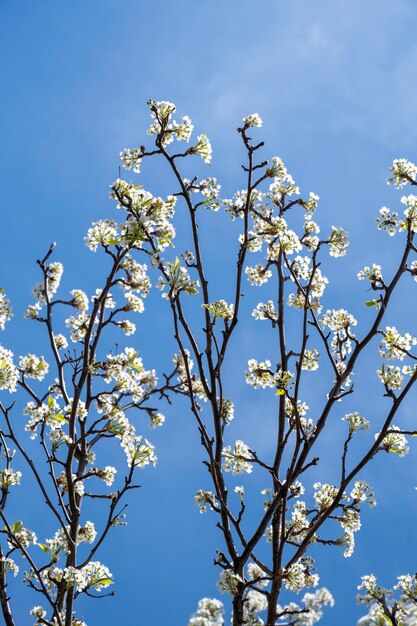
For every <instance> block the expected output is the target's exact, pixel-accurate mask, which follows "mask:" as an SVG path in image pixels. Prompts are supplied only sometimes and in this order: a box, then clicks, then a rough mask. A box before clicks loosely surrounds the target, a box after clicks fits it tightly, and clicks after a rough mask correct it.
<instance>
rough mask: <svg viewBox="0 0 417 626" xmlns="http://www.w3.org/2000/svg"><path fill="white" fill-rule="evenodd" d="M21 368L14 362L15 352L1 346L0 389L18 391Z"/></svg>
mask: <svg viewBox="0 0 417 626" xmlns="http://www.w3.org/2000/svg"><path fill="white" fill-rule="evenodd" d="M18 380H19V370H18V369H17V367H16V366H15V365H14V363H13V352H11V351H10V350H7V349H6V348H3V346H0V389H7V390H8V391H10V392H11V393H13V392H14V391H16V386H17V382H18Z"/></svg>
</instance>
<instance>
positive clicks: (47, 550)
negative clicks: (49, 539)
mask: <svg viewBox="0 0 417 626" xmlns="http://www.w3.org/2000/svg"><path fill="white" fill-rule="evenodd" d="M38 546H39V547H40V549H41V550H43V551H44V552H49V551H50V550H49V547H48V546H47V545H46V544H44V543H38Z"/></svg>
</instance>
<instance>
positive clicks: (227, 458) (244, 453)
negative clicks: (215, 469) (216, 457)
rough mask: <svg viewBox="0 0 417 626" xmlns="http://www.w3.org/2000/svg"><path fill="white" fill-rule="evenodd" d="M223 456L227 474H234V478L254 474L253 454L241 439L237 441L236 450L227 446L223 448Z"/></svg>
mask: <svg viewBox="0 0 417 626" xmlns="http://www.w3.org/2000/svg"><path fill="white" fill-rule="evenodd" d="M222 456H223V458H224V461H223V468H224V470H225V471H226V472H232V474H233V475H234V476H237V475H239V474H243V472H246V473H247V474H250V473H251V472H252V463H251V461H252V459H253V457H252V453H251V451H250V449H249V447H248V446H247V445H246V443H244V442H243V441H241V440H240V439H239V440H238V441H236V443H235V445H234V448H233V449H232V446H226V447H225V448H223V452H222Z"/></svg>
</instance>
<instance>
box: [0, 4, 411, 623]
mask: <svg viewBox="0 0 417 626" xmlns="http://www.w3.org/2000/svg"><path fill="white" fill-rule="evenodd" d="M0 29H1V43H0V46H1V49H2V54H1V55H0V69H1V77H2V97H1V105H0V106H1V109H2V114H1V121H0V124H1V144H2V147H1V152H0V177H1V181H2V182H1V186H2V204H1V235H2V236H1V248H0V257H1V263H0V272H1V275H0V284H1V286H2V287H4V288H5V289H6V291H7V293H8V294H9V295H10V297H11V298H12V300H13V303H14V306H15V310H16V315H15V319H14V321H13V323H12V324H11V325H10V327H9V330H8V331H7V332H6V333H5V334H4V335H3V336H2V338H1V340H2V343H4V344H6V345H7V346H9V347H11V348H12V349H13V350H14V351H15V352H16V353H19V352H21V353H23V352H26V351H28V350H29V349H32V350H37V351H39V352H40V351H41V349H42V348H41V346H42V345H43V344H42V338H41V337H40V336H38V335H37V334H36V333H37V332H39V329H38V328H37V327H36V328H34V325H33V324H32V325H31V324H30V323H29V322H27V321H23V320H22V319H21V315H22V313H23V311H24V309H25V307H26V305H27V303H29V302H30V301H31V295H30V287H31V286H32V285H33V284H34V283H35V282H36V281H37V274H36V266H35V263H34V261H35V259H36V258H38V257H39V256H40V255H42V254H43V253H44V252H45V250H46V249H47V248H48V246H49V243H50V242H51V241H57V242H58V244H59V247H58V249H57V254H56V259H59V260H62V261H63V262H64V265H65V270H66V274H65V281H64V288H67V289H71V288H75V287H80V288H85V289H89V290H90V291H91V290H92V289H93V287H94V288H95V287H96V286H98V284H99V280H100V271H102V270H100V263H99V262H98V261H97V259H95V258H94V259H93V260H92V255H91V253H89V252H88V250H87V249H86V248H85V247H84V245H83V242H82V238H83V236H84V234H85V232H86V230H87V229H88V227H89V225H90V223H91V222H92V221H94V220H97V219H99V218H101V217H107V216H111V215H114V213H113V207H112V205H111V203H110V202H109V200H108V185H109V184H110V183H111V182H112V181H113V180H114V178H116V177H117V168H118V154H119V151H120V150H121V149H122V148H124V147H130V146H134V145H138V144H139V143H140V142H142V141H143V139H144V137H145V134H144V133H145V129H146V127H147V124H148V118H147V115H148V113H147V108H146V105H145V103H146V100H147V99H148V98H150V97H152V98H154V99H157V100H160V99H167V100H170V101H173V102H175V103H176V104H177V106H178V108H179V111H180V112H181V114H188V115H190V116H191V118H192V119H193V121H194V122H195V124H196V126H197V127H198V129H199V130H200V131H204V132H206V133H207V134H208V136H209V137H210V138H211V140H212V143H213V148H214V159H213V165H212V168H211V170H210V175H215V176H217V177H218V178H219V179H221V181H222V183H223V185H224V188H225V194H226V196H227V195H231V193H232V192H233V191H234V190H235V189H239V188H241V187H242V186H243V185H242V180H241V172H240V159H241V148H240V144H239V140H238V137H237V135H236V133H235V132H234V129H235V128H236V127H237V125H238V124H239V123H240V121H241V118H242V117H243V116H244V115H246V114H248V113H252V112H254V111H257V112H258V113H259V114H260V115H261V116H262V117H263V119H264V128H263V129H262V131H261V132H260V136H261V137H262V138H264V139H265V140H266V141H267V148H266V151H265V156H272V155H275V154H279V155H280V156H281V157H282V158H283V159H284V161H285V162H286V163H287V165H288V167H289V170H290V172H291V173H293V175H294V177H295V179H296V180H297V182H299V184H300V185H301V187H302V189H303V190H304V191H305V192H308V191H315V192H316V193H318V194H319V195H320V196H321V199H322V201H321V210H320V213H319V214H318V221H319V222H320V223H321V224H322V225H323V227H324V228H326V227H327V228H328V227H329V226H330V225H332V224H341V225H343V226H345V227H346V228H347V229H348V230H349V232H350V234H351V238H352V250H351V254H350V256H348V257H347V258H346V259H344V260H341V261H339V263H338V265H336V262H333V264H332V265H331V267H330V269H329V271H328V274H329V276H330V277H331V278H333V279H334V283H333V286H332V288H331V289H330V290H329V298H330V297H332V298H333V302H334V303H335V304H334V306H346V307H347V308H350V307H353V308H354V306H356V305H354V303H353V298H354V297H356V298H357V299H359V300H358V301H359V303H360V302H361V298H362V300H363V299H364V296H363V293H362V292H361V289H362V286H361V285H359V286H358V284H357V281H355V276H356V273H357V271H358V270H359V269H361V267H362V266H363V265H364V264H369V263H370V262H372V261H375V262H378V261H381V260H382V261H383V262H384V265H385V266H387V267H389V262H390V260H391V259H393V258H394V256H393V255H394V252H393V251H391V250H389V249H388V247H387V249H386V250H385V249H384V250H383V251H381V246H382V245H385V244H389V243H390V242H389V241H387V238H386V237H382V235H379V236H378V234H377V233H376V229H375V228H374V219H375V215H376V212H377V210H378V209H379V207H380V206H382V205H383V204H389V203H395V202H397V203H399V197H400V195H401V194H394V193H393V192H392V190H391V189H388V188H387V186H386V184H385V180H386V177H387V171H388V166H389V164H390V162H391V161H392V160H393V158H397V157H400V156H404V157H406V158H409V159H411V160H414V161H415V160H416V159H417V150H416V145H417V144H416V140H417V88H416V81H415V77H416V76H417V40H416V32H417V5H416V3H415V0H395V2H389V1H388V0H367V2H363V0H292V1H289V2H283V1H282V0H258V1H257V2H255V0H240V1H239V2H237V1H234V0H225V1H223V2H222V1H220V0H211V1H210V2H209V1H208V0H193V1H192V0H177V1H176V2H173V1H171V0H168V1H165V2H159V3H155V2H151V1H150V0H147V1H142V0H124V1H123V2H120V1H119V2H116V1H115V0H83V1H81V0H73V1H72V2H69V3H68V2H67V3H64V2H59V1H58V2H56V1H55V2H52V1H50V2H47V1H46V0H36V2H34V1H28V0H26V1H23V0H14V2H6V1H5V0H0ZM145 176H147V179H146V181H147V184H148V185H149V186H150V188H151V189H152V190H153V191H155V193H161V189H162V192H164V193H165V192H166V191H170V190H171V189H170V187H169V180H168V179H167V175H166V172H163V173H161V172H160V171H158V170H156V169H152V170H149V171H148V173H147V174H146V173H145ZM219 219H220V220H221V218H219ZM221 223H222V224H223V222H221ZM219 224H220V222H219ZM207 228H208V235H207V236H206V239H205V242H206V249H207V252H209V248H210V237H213V236H216V238H218V240H219V241H221V242H222V243H223V244H224V246H226V245H227V238H226V234H227V232H228V231H227V228H226V229H225V231H224V232H220V230H219V228H220V226H219V225H217V223H216V222H215V221H213V220H211V221H210V222H209V223H208V226H207ZM370 229H373V230H372V232H371V233H369V230H370ZM225 233H226V234H225ZM211 270H212V278H213V279H214V280H215V281H219V280H220V277H221V276H222V275H223V272H222V269H221V266H220V264H219V263H216V262H215V261H213V262H212V264H211ZM343 272H345V273H346V275H347V276H348V277H347V278H346V279H343V281H342V279H341V278H340V276H341V274H342V273H343ZM346 288H347V290H348V293H347V295H346V294H345V292H346ZM219 291H220V287H219ZM219 296H221V297H226V296H225V295H224V294H220V293H219ZM405 297H407V298H408V303H407V306H405V304H404V302H405V301H404V299H403V300H402V303H401V302H400V301H397V303H395V313H396V315H397V317H398V316H399V317H400V318H401V319H402V320H403V321H404V324H407V314H409V313H410V311H413V312H414V311H415V310H416V304H417V298H416V294H415V291H411V292H410V291H409V292H407V293H406V292H404V293H403V298H405ZM254 298H255V299H256V301H258V299H261V298H258V295H257V294H256V295H255V296H254ZM155 302H158V303H159V300H158V301H157V300H155ZM358 306H359V305H358ZM358 315H361V316H362V317H363V320H364V323H365V322H366V318H365V317H364V313H363V312H360V313H358ZM361 319H362V318H361ZM399 326H400V324H399ZM409 326H410V330H412V327H411V325H409ZM252 332H253V333H254V335H252V337H253V338H252V339H251V336H250V335H249V333H252ZM414 332H417V331H416V330H414ZM171 335H172V333H171V330H170V327H169V322H168V315H166V314H165V311H163V310H162V309H158V310H156V309H153V317H152V319H151V318H150V316H148V317H146V316H145V317H144V318H143V322H141V326H140V327H139V330H138V334H137V336H136V340H135V341H136V342H137V343H138V346H139V349H140V351H141V353H142V354H143V355H144V358H145V359H146V363H147V364H148V365H149V367H155V366H156V367H159V366H161V367H162V364H163V363H164V362H166V360H167V358H168V355H169V350H170V349H171V347H172V344H170V343H169V341H170V337H171ZM150 337H153V338H152V339H150ZM162 345H163V346H165V345H167V346H168V347H167V349H164V348H162ZM259 346H262V347H263V348H265V349H266V348H267V346H268V338H267V336H266V334H265V333H264V329H259V328H258V327H256V328H255V327H254V326H253V325H252V323H251V322H250V321H248V322H247V334H246V337H245V340H244V342H242V345H241V346H240V349H239V351H237V352H236V359H237V361H238V362H242V363H244V361H245V359H247V358H249V357H251V356H255V357H256V358H261V357H264V356H268V355H265V354H261V353H260V352H261V350H260V348H259ZM168 348H169V350H168ZM256 351H258V352H257V353H256V354H254V352H256ZM155 352H156V354H155ZM364 371H365V370H364ZM234 385H235V387H236V390H237V389H240V393H241V394H242V396H241V398H242V405H243V403H244V404H245V411H243V410H242V414H243V415H242V421H241V424H242V426H241V429H240V426H239V424H238V423H236V425H235V426H234V428H235V430H234V431H233V434H234V435H236V437H237V438H238V437H239V436H242V437H243V438H245V434H246V433H249V432H252V426H251V425H252V424H253V422H251V420H253V419H256V420H259V423H260V425H259V429H257V432H258V441H257V442H256V443H257V445H258V446H262V445H263V441H262V437H264V438H265V437H266V438H267V436H268V435H267V428H266V427H265V426H264V425H263V424H262V423H261V418H262V415H259V398H260V396H259V395H256V394H255V395H253V394H251V393H250V392H249V391H248V390H247V389H246V388H245V387H244V383H243V378H242V379H239V380H237V381H235V383H234ZM318 387H320V385H319V384H318ZM359 394H361V392H359ZM261 397H263V396H261ZM359 399H360V401H361V402H362V405H361V406H362V408H363V410H367V411H368V413H369V412H371V413H372V412H375V411H376V412H377V410H378V407H379V406H381V405H380V404H377V403H375V404H374V403H372V405H371V406H370V405H369V400H368V399H367V396H366V393H365V392H362V395H359ZM367 402H368V404H367ZM407 411H408V417H409V418H410V420H411V421H409V422H408V425H410V424H411V423H412V417H413V415H414V411H413V409H412V405H409V408H408V409H407ZM167 415H168V419H167V424H166V427H164V429H163V430H161V431H160V432H158V433H156V434H155V435H154V434H153V433H152V435H153V438H152V437H150V438H151V439H153V440H154V441H155V443H156V445H157V448H158V456H159V458H160V462H159V465H158V467H157V470H155V471H152V470H147V471H146V473H144V474H143V488H142V489H141V490H140V492H138V493H135V494H134V496H133V497H132V498H131V500H132V502H131V504H130V506H129V509H128V514H129V526H128V527H127V528H126V529H125V530H119V531H117V532H118V537H119V538H120V542H119V543H117V548H115V543H113V544H112V545H113V547H111V546H110V545H109V547H108V548H106V549H105V550H103V553H102V560H103V561H104V562H105V563H108V564H109V566H110V568H111V570H112V571H113V572H114V574H115V578H116V580H117V589H116V591H117V597H116V599H109V600H103V601H97V602H96V603H94V602H90V603H89V604H88V605H86V607H85V611H84V613H83V615H84V617H85V619H86V621H87V623H88V624H89V626H95V625H97V624H103V625H104V626H106V625H107V624H113V623H114V622H115V621H116V622H117V623H120V624H122V623H123V624H126V625H130V624H132V625H135V624H138V625H139V624H149V623H152V624H155V625H157V626H165V625H166V624H168V623H169V624H170V626H184V624H186V623H187V619H188V617H189V615H190V614H191V613H192V612H193V611H194V609H195V606H196V603H197V600H198V599H199V598H200V597H202V596H212V595H215V594H216V589H215V585H214V582H215V579H216V576H217V573H216V572H215V570H214V568H213V567H212V566H211V561H212V557H213V552H214V548H216V547H220V537H219V535H218V533H217V532H216V530H215V529H214V528H213V526H214V524H213V521H214V518H213V517H211V518H210V517H209V516H200V515H199V514H198V512H197V510H196V509H195V507H194V504H193V495H194V493H195V492H196V490H197V489H198V488H200V487H205V488H209V484H208V483H207V482H205V480H206V479H205V473H204V471H203V469H202V468H201V467H200V464H199V459H200V450H199V446H198V438H197V433H196V430H195V428H194V424H193V423H192V420H191V417H190V415H189V414H188V413H187V410H186V406H185V405H183V406H181V408H178V409H177V410H170V411H169V412H167ZM370 417H371V416H370ZM405 417H407V416H405ZM190 441H194V442H195V443H194V445H193V444H190V443H189V442H190ZM250 443H252V442H250ZM331 444H332V440H331V436H330V438H329V439H328V440H327V446H328V447H330V446H331ZM325 445H326V442H325ZM324 452H325V450H324V451H323V453H324ZM416 454H417V450H414V451H413V453H412V454H410V455H409V457H408V458H407V459H404V460H402V461H401V460H398V459H396V458H394V459H391V458H388V457H387V458H384V459H382V460H381V461H383V462H379V461H378V463H377V464H376V465H375V466H374V468H373V469H371V470H370V471H369V473H368V474H367V478H368V479H369V480H370V482H372V483H373V484H374V486H375V489H376V493H377V499H378V500H379V505H378V507H377V509H376V510H374V511H373V512H371V513H370V514H367V515H365V517H364V521H365V523H364V529H363V530H362V531H361V532H360V533H359V534H358V536H357V543H358V548H357V552H356V553H355V556H354V557H352V558H351V559H350V560H345V559H343V556H342V555H341V553H339V552H338V551H337V550H335V549H334V550H330V549H329V550H328V551H327V552H326V553H325V554H324V556H322V557H321V559H320V561H319V562H320V572H321V574H322V581H321V582H322V584H323V585H327V586H328V587H329V588H330V589H331V590H332V592H333V593H334V595H335V599H336V606H335V608H334V609H333V610H332V611H331V612H328V613H327V616H326V618H325V619H324V620H323V626H329V625H330V624H341V625H344V624H346V625H347V624H353V623H354V622H355V619H356V617H357V616H358V615H360V614H361V612H360V610H359V609H358V608H357V607H356V605H355V587H356V585H357V584H358V583H359V579H360V576H361V574H364V573H370V572H374V573H376V574H379V575H380V576H381V577H382V582H383V583H384V584H386V585H391V584H392V583H393V582H394V579H395V577H396V576H397V575H398V574H400V573H406V572H414V571H416V569H417V558H416V557H417V550H416V544H415V519H416V515H417V493H416V492H415V490H414V486H415V485H417V475H416V474H417V473H416V471H415V468H416V458H417V457H416ZM401 502H405V506H406V511H407V514H405V513H404V509H403V508H401V506H400V503H401ZM33 506H34V508H36V507H37V504H36V502H35V503H34V505H33ZM39 506H40V503H39ZM336 571H337V572H338V574H337V576H336V575H335V572H336ZM19 602H20V607H21V610H22V613H21V615H19V619H18V623H19V626H20V624H22V626H23V625H24V624H29V623H31V622H30V619H29V618H28V617H27V613H26V609H27V606H33V604H35V603H36V599H33V601H32V599H30V600H27V593H22V594H21V595H19Z"/></svg>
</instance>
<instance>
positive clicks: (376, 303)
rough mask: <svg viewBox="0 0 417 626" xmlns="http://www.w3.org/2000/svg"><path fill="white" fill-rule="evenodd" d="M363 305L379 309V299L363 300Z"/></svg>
mask: <svg viewBox="0 0 417 626" xmlns="http://www.w3.org/2000/svg"><path fill="white" fill-rule="evenodd" d="M364 305H365V306H368V307H372V306H374V307H375V308H377V309H379V307H380V306H381V303H380V302H379V300H367V302H364Z"/></svg>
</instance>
